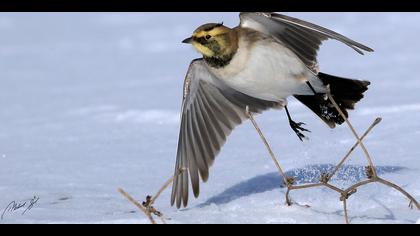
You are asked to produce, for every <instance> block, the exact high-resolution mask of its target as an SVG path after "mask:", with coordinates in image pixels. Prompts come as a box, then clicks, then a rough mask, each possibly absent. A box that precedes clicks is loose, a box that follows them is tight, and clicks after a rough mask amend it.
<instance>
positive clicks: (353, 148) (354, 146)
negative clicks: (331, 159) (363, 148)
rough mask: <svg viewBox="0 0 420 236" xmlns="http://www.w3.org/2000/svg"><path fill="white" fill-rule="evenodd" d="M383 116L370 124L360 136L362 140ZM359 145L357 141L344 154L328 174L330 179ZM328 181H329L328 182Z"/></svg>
mask: <svg viewBox="0 0 420 236" xmlns="http://www.w3.org/2000/svg"><path fill="white" fill-rule="evenodd" d="M381 121H382V118H376V119H375V121H374V122H373V123H372V125H370V126H369V128H368V129H367V130H366V132H365V133H364V134H363V135H362V137H361V138H360V141H363V140H364V139H365V138H366V136H367V135H368V134H369V133H370V132H371V131H372V130H373V128H375V126H377V125H378V124H379V123H381ZM357 146H359V142H358V141H357V142H356V143H355V144H354V145H353V147H352V148H351V149H350V150H349V151H348V152H347V154H346V155H345V156H344V158H343V159H342V160H341V161H340V163H339V164H338V165H337V166H336V167H335V169H334V171H333V172H332V173H331V174H330V175H329V176H328V179H327V180H328V181H329V180H330V179H331V177H332V176H334V175H335V174H336V173H337V171H338V170H339V169H340V168H341V167H342V166H343V165H344V163H345V162H346V161H347V159H348V158H349V157H350V155H351V154H352V153H353V151H354V150H355V149H356V148H357ZM328 181H327V182H328Z"/></svg>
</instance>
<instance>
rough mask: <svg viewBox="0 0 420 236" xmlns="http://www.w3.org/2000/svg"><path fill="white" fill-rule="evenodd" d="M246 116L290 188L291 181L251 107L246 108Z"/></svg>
mask: <svg viewBox="0 0 420 236" xmlns="http://www.w3.org/2000/svg"><path fill="white" fill-rule="evenodd" d="M246 114H247V116H248V118H249V119H250V120H251V123H252V125H253V126H254V128H255V129H256V130H257V133H258V134H259V135H260V138H261V140H262V141H263V143H264V145H265V147H266V148H267V150H268V153H269V154H270V156H271V159H273V162H274V164H275V165H276V167H277V169H278V171H279V172H280V174H281V176H282V177H283V179H284V183H285V184H286V185H287V186H289V185H290V184H289V181H288V178H287V176H286V174H285V173H284V171H283V169H282V168H281V166H280V163H279V162H278V161H277V158H276V156H275V155H274V152H273V150H272V149H271V147H270V144H269V143H268V141H267V139H266V138H265V136H264V134H263V133H262V131H261V129H260V127H259V126H258V124H257V122H256V121H255V119H254V116H253V115H252V113H251V112H250V111H249V106H246Z"/></svg>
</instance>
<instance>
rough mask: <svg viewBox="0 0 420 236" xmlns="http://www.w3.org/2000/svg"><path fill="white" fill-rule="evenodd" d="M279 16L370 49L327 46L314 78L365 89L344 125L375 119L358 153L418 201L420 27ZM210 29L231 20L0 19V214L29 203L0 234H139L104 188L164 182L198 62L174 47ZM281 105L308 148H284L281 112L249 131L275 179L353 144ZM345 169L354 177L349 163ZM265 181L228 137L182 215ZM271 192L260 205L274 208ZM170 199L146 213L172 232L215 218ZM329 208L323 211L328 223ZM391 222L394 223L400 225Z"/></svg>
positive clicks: (392, 19) (127, 211) (224, 16)
mask: <svg viewBox="0 0 420 236" xmlns="http://www.w3.org/2000/svg"><path fill="white" fill-rule="evenodd" d="M287 14H288V15H291V16H295V17H299V18H302V19H305V20H308V21H311V22H314V23H317V24H320V25H322V26H324V27H327V28H330V29H332V30H334V31H337V32H340V33H342V34H344V35H346V36H348V37H350V38H352V39H354V40H356V41H359V42H361V43H363V44H366V45H368V46H370V47H372V48H374V49H375V53H372V54H367V55H365V56H360V55H358V54H357V53H355V52H354V51H353V50H352V49H350V48H348V47H346V46H345V45H342V44H340V43H338V42H333V41H328V42H326V43H324V46H323V47H322V48H321V51H320V53H319V61H320V63H321V71H323V72H325V73H330V74H335V75H338V76H343V77H351V78H359V79H366V80H370V81H371V82H372V86H371V89H370V90H369V92H368V93H367V97H366V98H365V100H363V101H362V102H361V103H360V104H359V105H358V107H357V110H356V111H354V112H352V113H351V118H352V121H353V122H354V124H355V125H356V127H358V130H360V132H362V130H363V129H364V128H366V127H368V126H369V125H370V123H371V122H372V121H373V120H374V118H376V117H377V116H382V117H383V118H384V124H383V125H381V126H380V127H378V128H377V130H378V132H374V133H373V134H372V135H371V136H370V138H369V139H368V140H367V143H368V145H369V147H370V148H371V152H372V154H373V156H375V160H376V162H377V163H378V164H380V165H384V166H402V167H407V168H411V170H412V171H411V172H410V171H407V172H406V173H404V174H402V175H401V176H400V175H397V174H395V173H394V174H392V173H390V174H389V176H390V177H393V178H394V179H396V180H399V183H400V184H403V185H405V186H406V187H407V188H408V190H411V191H412V192H414V194H417V196H420V188H419V184H416V183H413V182H414V180H413V178H414V179H415V178H416V177H417V178H418V173H419V172H418V170H419V169H418V168H419V167H420V163H419V161H418V157H419V154H420V151H419V149H418V148H417V147H418V140H419V138H420V124H419V121H418V120H419V118H420V114H419V112H420V95H419V94H420V78H419V72H420V43H419V40H418V38H419V36H420V35H419V34H420V24H418V22H420V14H418V13H287ZM222 21H223V22H224V24H225V25H227V26H231V27H234V26H236V25H237V24H238V21H239V20H238V13H0V196H1V197H0V209H3V206H4V207H5V206H6V205H7V204H8V203H9V202H11V201H13V200H23V199H27V198H31V197H32V196H34V195H36V196H39V197H40V201H39V203H38V205H37V206H36V207H35V208H34V209H33V210H31V212H28V213H27V214H25V215H23V216H22V215H20V214H9V215H7V216H6V217H5V219H4V220H3V221H0V224H1V223H2V222H9V223H16V222H23V223H40V222H48V223H50V222H71V223H77V222H100V223H101V222H122V223H127V222H129V223H130V222H138V221H140V222H143V221H142V216H139V215H136V214H133V213H132V212H131V210H134V209H133V208H132V207H131V205H129V203H128V202H126V201H125V200H124V199H123V198H122V197H121V196H119V194H118V193H117V192H116V188H117V187H124V188H126V190H127V191H129V192H131V193H133V194H135V195H136V196H138V197H139V198H143V196H144V195H146V194H151V193H153V192H154V191H156V190H157V189H158V188H159V187H160V185H161V183H163V182H164V181H165V180H166V179H167V178H168V177H169V176H171V175H172V172H173V168H174V163H175V152H176V146H177V141H178V140H177V138H178V137H177V136H178V128H179V111H180V107H181V97H182V86H183V79H184V76H185V73H186V70H187V68H188V65H189V63H190V61H191V60H192V59H194V58H197V57H199V55H198V54H197V53H196V52H195V51H194V49H192V48H191V46H190V45H184V44H181V41H182V40H183V39H184V38H186V37H189V36H190V35H191V33H192V32H193V31H194V30H195V28H196V27H198V26H199V25H201V24H203V23H207V22H222ZM290 103H291V105H290V108H291V112H292V113H293V114H294V117H295V119H296V120H298V121H303V122H305V123H307V124H308V126H307V128H309V129H310V130H311V131H312V133H311V134H310V135H309V136H310V141H308V142H305V143H303V144H302V143H301V142H300V141H299V140H298V139H297V138H296V137H295V134H294V133H293V132H292V131H291V130H290V128H289V127H288V123H287V119H286V116H285V114H284V113H283V111H280V112H279V111H270V112H267V113H266V114H264V115H262V116H259V117H258V119H259V122H261V126H262V127H263V130H264V131H265V132H266V135H267V137H268V139H269V140H270V142H271V143H272V144H273V146H274V149H275V151H276V153H278V155H279V157H280V158H281V162H282V164H284V166H285V169H293V168H304V167H305V166H306V165H310V164H319V163H331V164H334V163H336V162H338V160H339V158H340V157H341V156H342V155H343V153H344V152H345V149H346V148H349V147H350V146H351V145H352V144H353V142H354V139H353V137H352V135H351V134H350V133H349V131H348V130H347V129H346V128H345V127H340V128H337V129H335V130H330V129H329V128H327V127H326V126H325V125H324V124H322V123H321V122H320V121H319V120H318V118H317V117H316V116H315V115H313V114H312V113H311V112H310V111H309V110H307V109H306V108H305V107H303V106H302V105H300V104H298V103H297V102H296V101H294V100H293V99H292V100H291V101H290ZM379 130H380V131H379ZM352 164H354V165H360V166H362V165H365V162H364V159H363V156H362V155H361V152H358V153H356V157H355V158H354V160H353V161H352ZM273 171H275V168H274V166H273V165H272V163H271V160H269V158H267V155H266V152H265V150H264V148H263V146H262V144H261V142H260V140H259V139H258V137H257V135H256V134H255V131H254V130H253V129H252V127H251V125H250V124H248V123H246V124H244V125H243V126H241V127H240V128H239V129H238V130H235V132H234V133H233V135H232V136H231V137H230V139H229V141H228V143H227V145H226V146H225V148H224V150H223V152H222V153H221V155H220V156H219V157H218V160H217V161H216V164H215V166H214V168H213V169H212V172H211V177H210V181H209V183H208V184H206V185H203V186H204V187H203V189H202V195H201V198H200V199H199V200H194V201H191V207H192V208H194V206H196V205H197V204H198V203H203V202H205V201H206V200H207V199H209V198H210V197H213V196H214V195H217V194H218V193H221V192H223V191H224V190H225V189H227V188H229V187H231V186H233V185H235V184H237V183H240V182H241V181H246V180H248V179H251V178H253V177H255V176H258V175H262V174H265V173H271V172H273ZM267 190H268V189H267ZM278 191H282V190H280V189H276V190H275V194H274V195H273V196H276V197H274V198H275V199H272V200H273V202H274V200H276V201H277V204H278V205H280V204H281V203H282V201H283V200H282V199H281V198H280V197H278V196H280V195H279V192H278ZM375 191H376V192H375ZM381 191H384V192H386V191H388V190H384V189H382V188H380V189H377V188H376V189H375V190H374V192H373V193H372V192H368V193H366V198H367V201H369V200H372V199H371V198H370V196H371V195H375V194H379V193H381ZM263 192H264V191H263ZM169 194H170V191H167V192H166V193H165V194H164V195H163V196H162V198H161V199H159V203H160V205H161V207H162V208H163V209H164V210H165V211H164V212H165V213H169V214H170V215H172V216H174V219H175V220H174V221H175V222H177V220H179V221H182V222H189V221H191V222H194V220H196V221H198V222H218V221H220V220H221V218H220V217H221V216H220V215H218V214H216V213H215V214H211V215H210V216H209V215H207V218H206V217H204V216H202V215H203V214H202V212H203V211H206V209H207V208H205V209H204V210H199V209H196V210H194V209H193V210H191V211H190V212H189V213H184V214H182V213H180V212H177V211H175V210H174V209H172V208H170V206H169ZM235 194H237V195H238V196H236V197H246V196H244V195H240V194H241V193H235ZM270 196H271V195H270ZM306 197H308V196H307V195H306ZM251 199H252V196H251ZM302 199H305V195H302ZM306 199H307V198H306ZM307 200H308V199H307ZM308 201H310V200H308ZM389 201H390V202H394V199H392V198H391V199H389ZM255 204H257V203H255ZM401 204H402V205H404V206H405V205H406V204H405V202H402V203H401ZM216 205H217V204H216ZM240 205H241V204H240ZM336 205H337V206H335V205H334V204H331V205H330V206H329V208H328V207H326V209H329V210H331V212H335V211H336V210H337V208H338V209H339V204H338V203H336ZM393 207H395V208H396V209H398V208H399V207H400V205H398V204H397V205H394V206H393ZM216 208H217V206H216ZM217 209H218V208H217ZM208 211H209V212H213V213H214V212H217V211H222V210H220V209H218V210H215V208H211V207H210V208H208ZM407 211H408V210H407ZM224 214H225V215H226V214H227V215H228V216H231V217H227V216H226V218H222V219H223V221H224V222H229V221H234V222H235V221H237V220H238V219H242V218H237V217H236V218H235V217H233V215H235V214H237V211H236V210H234V209H232V210H230V211H228V213H226V212H224ZM229 214H233V215H229ZM313 214H315V215H316V213H313ZM409 214H410V213H409ZM411 214H412V213H411ZM378 215H381V213H378ZM175 216H178V218H176V217H175ZM187 216H188V217H187ZM403 216H404V217H403V219H402V220H403V222H411V221H412V220H413V219H412V218H410V215H409V216H407V215H403ZM212 217H213V218H212ZM325 217H326V216H324V215H321V216H320V217H319V221H322V220H325V219H326V218H325ZM379 219H380V220H381V219H383V221H388V220H389V221H391V222H395V221H397V222H398V220H400V219H399V218H398V217H397V218H390V219H389V218H386V217H385V218H380V217H379ZM242 220H243V222H248V221H251V222H252V219H248V218H244V219H242ZM329 220H331V219H329ZM341 220H342V219H341V217H340V216H336V217H332V221H333V222H334V221H337V222H341ZM359 220H360V221H362V222H364V221H365V220H366V219H364V220H363V219H359ZM371 220H372V219H371ZM404 220H406V221H404ZM410 220H411V221H410ZM261 221H263V222H265V221H264V219H262V220H261ZM372 221H374V220H372ZM241 222H242V221H241Z"/></svg>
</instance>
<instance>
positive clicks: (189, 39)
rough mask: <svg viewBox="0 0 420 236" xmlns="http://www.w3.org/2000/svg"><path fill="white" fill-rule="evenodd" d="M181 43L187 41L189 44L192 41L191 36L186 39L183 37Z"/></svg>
mask: <svg viewBox="0 0 420 236" xmlns="http://www.w3.org/2000/svg"><path fill="white" fill-rule="evenodd" d="M182 43H188V44H191V43H192V37H189V38H187V39H184V40H183V41H182Z"/></svg>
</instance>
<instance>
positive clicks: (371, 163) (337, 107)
mask: <svg viewBox="0 0 420 236" xmlns="http://www.w3.org/2000/svg"><path fill="white" fill-rule="evenodd" d="M328 90H329V89H328ZM327 95H328V98H329V99H330V101H331V102H332V104H333V105H334V107H335V108H336V109H337V111H338V112H339V113H340V115H341V116H342V117H343V119H344V120H345V121H346V123H347V125H348V126H349V128H350V130H351V132H352V133H353V135H354V137H356V139H357V142H358V143H359V145H360V147H362V149H363V152H364V153H365V156H366V158H367V160H368V162H369V166H371V167H372V171H373V175H374V176H377V174H376V169H375V166H374V165H373V161H372V158H371V157H370V155H369V152H368V150H367V148H366V147H365V145H364V144H363V142H362V140H361V139H360V137H359V135H358V134H357V132H356V130H355V129H354V127H353V125H352V124H351V123H350V121H349V120H348V119H347V117H346V115H345V114H344V112H343V111H342V110H341V108H340V107H339V106H338V104H337V102H336V101H335V100H334V98H333V97H332V95H331V93H330V91H328V92H327Z"/></svg>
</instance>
